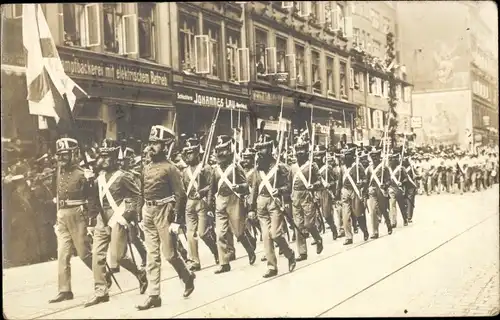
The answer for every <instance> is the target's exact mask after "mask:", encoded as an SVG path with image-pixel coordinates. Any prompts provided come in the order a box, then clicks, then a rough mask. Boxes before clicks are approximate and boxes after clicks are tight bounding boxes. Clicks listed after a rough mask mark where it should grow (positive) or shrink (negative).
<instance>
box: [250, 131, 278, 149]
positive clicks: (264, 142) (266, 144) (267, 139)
mask: <svg viewBox="0 0 500 320" xmlns="http://www.w3.org/2000/svg"><path fill="white" fill-rule="evenodd" d="M273 145H274V139H273V138H271V136H270V135H268V134H261V135H260V137H259V140H258V141H256V142H255V144H254V149H255V150H261V149H266V148H272V147H273Z"/></svg>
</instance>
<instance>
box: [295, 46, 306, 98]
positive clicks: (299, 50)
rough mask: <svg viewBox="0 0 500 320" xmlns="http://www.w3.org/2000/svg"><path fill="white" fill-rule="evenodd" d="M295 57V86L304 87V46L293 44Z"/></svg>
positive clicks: (303, 88)
mask: <svg viewBox="0 0 500 320" xmlns="http://www.w3.org/2000/svg"><path fill="white" fill-rule="evenodd" d="M295 59H296V61H297V87H298V88H300V89H302V90H305V89H306V78H305V76H306V63H305V49H304V46H302V45H299V44H296V45H295Z"/></svg>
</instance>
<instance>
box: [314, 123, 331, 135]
mask: <svg viewBox="0 0 500 320" xmlns="http://www.w3.org/2000/svg"><path fill="white" fill-rule="evenodd" d="M315 130H316V132H318V133H321V134H329V133H330V127H329V126H324V125H322V124H319V123H317V124H316V128H315Z"/></svg>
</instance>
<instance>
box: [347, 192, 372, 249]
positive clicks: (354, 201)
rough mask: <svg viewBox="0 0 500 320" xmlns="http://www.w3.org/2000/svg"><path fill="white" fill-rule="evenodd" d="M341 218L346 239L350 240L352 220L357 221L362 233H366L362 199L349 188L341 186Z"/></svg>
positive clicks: (351, 236)
mask: <svg viewBox="0 0 500 320" xmlns="http://www.w3.org/2000/svg"><path fill="white" fill-rule="evenodd" d="M341 202H342V220H343V221H344V231H345V237H346V239H347V240H352V238H353V234H352V220H354V221H357V222H358V224H359V227H360V229H361V230H362V231H363V233H364V234H366V233H368V230H367V227H366V216H365V214H364V212H365V208H364V204H363V200H362V199H361V198H360V197H359V196H358V195H357V194H356V192H355V191H354V190H353V189H351V188H342V190H341Z"/></svg>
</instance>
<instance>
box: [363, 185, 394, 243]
mask: <svg viewBox="0 0 500 320" xmlns="http://www.w3.org/2000/svg"><path fill="white" fill-rule="evenodd" d="M366 204H367V206H368V210H369V213H370V220H371V225H372V233H373V234H378V233H379V232H378V227H379V216H383V217H384V220H385V224H386V225H387V228H389V227H390V225H391V220H390V217H389V212H387V198H386V197H385V196H384V195H383V193H382V191H380V189H379V188H378V187H375V186H372V187H369V188H368V200H367V201H366Z"/></svg>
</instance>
